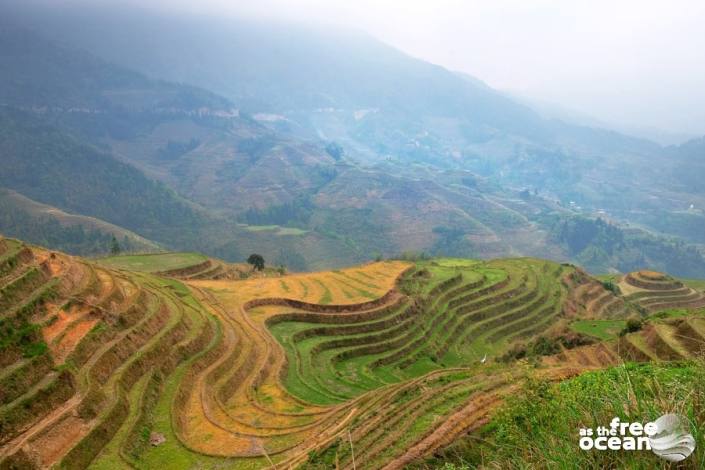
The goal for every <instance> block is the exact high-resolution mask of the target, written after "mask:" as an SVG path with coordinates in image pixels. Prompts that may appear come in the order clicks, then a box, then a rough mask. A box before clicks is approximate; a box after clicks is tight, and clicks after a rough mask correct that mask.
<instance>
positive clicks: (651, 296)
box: [618, 271, 705, 313]
mask: <svg viewBox="0 0 705 470" xmlns="http://www.w3.org/2000/svg"><path fill="white" fill-rule="evenodd" d="M618 285H619V288H620V290H621V291H622V293H624V295H625V296H624V300H625V301H627V302H631V303H633V304H635V305H637V306H639V307H640V308H641V309H642V310H643V311H644V312H647V313H649V312H656V311H659V310H665V309H668V308H700V307H705V294H703V293H702V292H700V291H697V290H695V289H693V288H691V287H687V286H686V285H684V284H683V283H682V282H681V281H678V280H676V279H673V278H672V277H670V276H668V275H666V274H663V273H658V272H655V271H637V272H633V273H629V274H627V275H626V276H624V277H623V278H622V279H621V281H620V282H619V284H618Z"/></svg>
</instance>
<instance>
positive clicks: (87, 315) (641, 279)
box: [0, 238, 705, 469]
mask: <svg viewBox="0 0 705 470" xmlns="http://www.w3.org/2000/svg"><path fill="white" fill-rule="evenodd" d="M0 252H1V253H0V275H1V276H2V277H1V285H2V287H1V291H0V292H1V294H0V308H1V309H2V319H1V321H2V343H1V344H0V347H1V348H2V349H1V351H2V354H1V355H0V358H1V363H0V366H2V371H1V373H0V400H1V402H2V404H1V406H0V436H1V437H0V468H3V469H5V468H8V469H9V468H32V467H41V468H45V467H51V466H56V467H57V468H86V467H90V468H97V469H100V468H105V469H113V468H130V467H132V468H253V469H254V468H295V467H303V468H355V469H356V468H370V469H378V468H385V469H395V468H403V467H405V466H408V465H419V462H423V459H424V458H426V457H428V456H430V455H432V454H434V453H435V452H439V451H441V450H442V449H443V448H445V447H446V446H448V445H449V444H451V443H452V442H453V441H454V440H456V439H457V438H460V437H462V436H465V435H468V433H471V434H470V435H472V433H473V432H476V431H478V430H481V429H485V428H486V426H487V425H488V423H491V422H492V417H493V415H494V413H495V412H496V411H497V410H498V409H501V408H502V406H503V404H504V403H505V401H506V400H507V399H511V398H512V397H514V396H517V395H521V393H522V392H521V391H522V390H523V387H524V386H525V384H526V383H527V381H528V382H531V381H535V380H544V381H546V382H547V383H558V382H560V381H564V380H569V379H571V378H572V377H576V376H578V375H580V374H583V373H586V372H590V371H593V372H594V371H600V370H602V369H606V368H611V367H615V366H619V364H621V363H623V362H624V361H627V362H637V363H650V362H653V363H656V364H660V363H670V362H672V361H686V362H688V361H692V360H697V357H698V356H699V355H701V354H702V352H703V349H704V346H703V345H704V344H705V316H703V307H705V294H703V292H702V291H701V290H699V289H698V288H697V287H698V285H697V283H696V284H694V285H695V286H696V288H693V287H690V285H689V284H688V283H689V281H687V280H686V281H680V280H678V279H674V278H672V277H670V276H668V275H665V274H661V273H655V272H648V271H640V272H634V273H630V274H627V275H625V276H619V277H614V276H613V277H611V278H610V279H603V280H598V279H597V278H594V277H591V276H589V275H588V274H586V273H585V272H584V271H582V270H580V269H579V268H576V267H575V266H573V265H569V264H558V263H554V262H549V261H543V260H538V259H530V258H516V259H500V260H490V261H474V260H464V259H449V258H438V259H420V260H414V261H405V260H386V261H378V262H370V263H367V264H364V265H360V266H354V267H350V268H346V269H341V270H336V271H327V272H313V273H300V274H281V273H277V272H273V271H264V272H263V273H256V274H252V275H245V274H244V273H245V271H246V268H244V267H242V266H238V265H231V264H228V263H224V262H222V261H219V260H216V259H213V258H207V257H204V256H200V255H195V254H178V253H177V254H173V255H172V254H161V255H129V256H125V257H113V258H104V259H100V258H99V259H96V260H92V261H91V260H88V259H82V258H78V257H72V256H68V255H65V254H62V253H60V252H55V251H49V250H46V249H43V248H40V247H36V246H32V245H28V244H25V243H23V242H21V241H18V240H14V239H8V238H6V239H2V240H1V241H0ZM121 258H123V259H121ZM209 273H210V274H209ZM240 273H243V274H240ZM603 322H604V324H603Z"/></svg>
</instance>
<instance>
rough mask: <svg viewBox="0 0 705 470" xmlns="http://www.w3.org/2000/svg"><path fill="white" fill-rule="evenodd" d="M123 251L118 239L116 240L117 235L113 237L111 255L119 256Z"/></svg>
mask: <svg viewBox="0 0 705 470" xmlns="http://www.w3.org/2000/svg"><path fill="white" fill-rule="evenodd" d="M121 251H122V250H121V249H120V244H119V243H118V241H117V238H115V235H113V238H112V239H111V240H110V253H111V254H113V255H119V254H120V252H121Z"/></svg>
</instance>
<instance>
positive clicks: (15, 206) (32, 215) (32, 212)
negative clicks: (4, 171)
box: [0, 189, 159, 255]
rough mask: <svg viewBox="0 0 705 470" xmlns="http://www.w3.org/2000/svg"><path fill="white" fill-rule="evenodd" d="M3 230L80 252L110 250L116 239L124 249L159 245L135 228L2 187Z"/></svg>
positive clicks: (0, 216)
mask: <svg viewBox="0 0 705 470" xmlns="http://www.w3.org/2000/svg"><path fill="white" fill-rule="evenodd" d="M0 208H1V210H0V233H2V234H3V235H5V236H10V237H15V238H22V239H25V240H27V241H29V242H31V243H35V244H39V245H44V246H51V247H52V248H55V249H59V250H62V251H66V252H68V253H71V254H78V255H95V254H103V253H107V252H110V250H111V249H112V239H113V237H115V239H116V240H117V242H118V246H119V247H120V249H121V250H124V251H137V252H142V251H154V250H156V249H158V248H159V246H158V245H157V244H156V243H154V242H152V241H149V240H147V239H145V238H143V237H141V236H139V235H137V234H136V233H134V232H131V231H129V230H127V229H124V228H122V227H118V226H117V225H113V224H110V223H108V222H105V221H102V220H100V219H96V218H94V217H88V216H84V215H76V214H69V213H66V212H64V211H62V210H61V209H57V208H55V207H52V206H49V205H46V204H41V203H39V202H36V201H33V200H31V199H29V198H27V197H25V196H23V195H21V194H19V193H17V192H15V191H11V190H7V189H0Z"/></svg>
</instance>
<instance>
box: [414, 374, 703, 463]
mask: <svg viewBox="0 0 705 470" xmlns="http://www.w3.org/2000/svg"><path fill="white" fill-rule="evenodd" d="M665 413H678V414H681V415H683V416H685V417H687V418H688V419H689V420H690V422H691V423H692V426H691V430H690V431H691V433H692V434H693V436H694V437H695V440H696V450H695V452H694V453H693V454H692V455H691V456H690V457H688V458H687V459H686V460H685V461H684V462H683V463H682V465H683V466H681V465H679V466H678V467H675V466H671V465H670V464H668V463H667V462H666V461H665V460H661V459H660V458H659V457H657V456H656V455H654V454H653V453H652V452H650V451H633V452H630V451H624V450H618V451H594V450H593V451H584V450H581V449H580V448H579V446H578V440H579V430H580V428H582V427H589V428H593V429H594V428H596V427H597V426H609V423H610V421H611V420H612V418H614V417H615V416H618V417H619V418H620V419H621V420H622V421H623V422H637V421H638V422H641V423H646V422H648V421H653V420H655V419H656V418H658V417H659V416H661V415H663V414H665ZM704 424H705V365H704V364H703V363H702V362H697V363H696V362H687V363H668V364H627V365H626V366H620V367H615V368H611V369H606V370H602V371H595V372H587V373H585V374H583V375H581V376H579V377H576V378H574V379H571V380H567V381H565V382H562V383H558V384H554V383H550V382H545V381H537V380H533V381H529V382H528V383H527V384H526V385H525V386H524V389H523V390H522V391H521V393H517V394H515V395H513V396H512V397H510V398H509V399H508V401H507V403H506V404H505V405H504V406H503V408H502V409H500V411H499V412H498V413H497V415H495V417H494V418H493V420H492V421H491V422H490V423H489V424H488V425H487V426H485V427H484V428H483V429H482V430H481V431H479V432H477V433H474V434H470V435H468V436H466V437H464V438H462V439H460V440H459V441H457V442H456V443H454V444H453V445H452V446H450V447H448V448H446V449H444V450H443V451H441V452H439V453H437V454H436V456H434V457H432V458H430V459H427V460H426V461H423V462H418V463H416V464H415V465H413V466H411V467H409V468H417V469H419V468H445V469H453V468H455V469H466V468H478V467H483V468H552V469H554V468H555V469H576V468H585V469H593V468H595V469H597V468H629V469H638V470H641V469H643V470H646V469H653V468H693V469H695V468H699V469H702V468H705V436H704V433H705V427H704V426H703V425H704Z"/></svg>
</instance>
